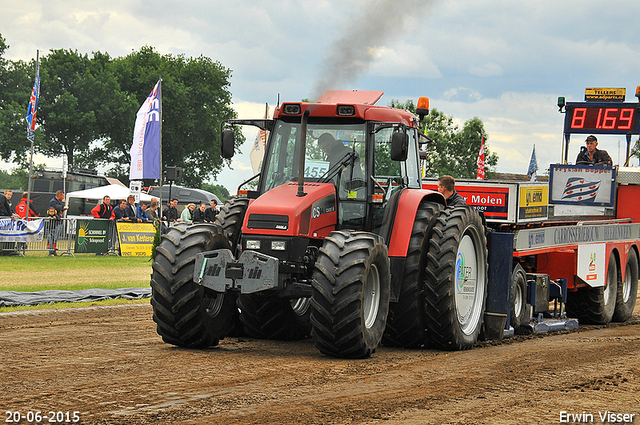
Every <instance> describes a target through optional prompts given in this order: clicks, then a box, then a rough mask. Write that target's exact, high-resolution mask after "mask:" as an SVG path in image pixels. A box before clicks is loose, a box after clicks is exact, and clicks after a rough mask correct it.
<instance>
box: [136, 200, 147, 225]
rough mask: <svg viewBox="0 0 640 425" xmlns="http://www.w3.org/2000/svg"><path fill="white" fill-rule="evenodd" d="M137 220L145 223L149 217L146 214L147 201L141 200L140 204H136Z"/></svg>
mask: <svg viewBox="0 0 640 425" xmlns="http://www.w3.org/2000/svg"><path fill="white" fill-rule="evenodd" d="M137 212H138V220H139V223H147V222H148V221H149V217H148V216H147V203H146V202H144V201H142V202H140V205H138V209H137Z"/></svg>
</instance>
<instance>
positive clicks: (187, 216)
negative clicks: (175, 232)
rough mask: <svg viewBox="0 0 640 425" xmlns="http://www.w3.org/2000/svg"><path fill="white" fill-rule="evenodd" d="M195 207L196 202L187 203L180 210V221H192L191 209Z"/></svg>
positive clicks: (190, 222) (189, 222) (188, 222)
mask: <svg viewBox="0 0 640 425" xmlns="http://www.w3.org/2000/svg"><path fill="white" fill-rule="evenodd" d="M195 209H196V204H193V203H191V204H187V206H186V207H184V209H183V210H182V214H180V221H182V222H183V223H187V224H192V223H193V210H195Z"/></svg>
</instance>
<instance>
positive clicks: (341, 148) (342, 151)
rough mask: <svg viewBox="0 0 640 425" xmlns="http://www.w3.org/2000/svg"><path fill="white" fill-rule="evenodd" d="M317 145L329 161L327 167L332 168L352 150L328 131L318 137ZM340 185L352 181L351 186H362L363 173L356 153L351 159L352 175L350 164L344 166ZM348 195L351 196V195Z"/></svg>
mask: <svg viewBox="0 0 640 425" xmlns="http://www.w3.org/2000/svg"><path fill="white" fill-rule="evenodd" d="M318 146H320V148H321V149H322V150H323V151H324V153H325V154H326V155H327V161H329V169H332V168H333V167H334V166H335V165H336V164H338V163H340V161H342V160H344V157H345V156H346V155H348V154H349V153H350V152H352V150H351V149H350V148H348V147H347V146H345V145H344V144H342V143H341V142H340V141H338V140H336V139H335V137H333V136H332V135H331V134H329V133H323V134H322V135H320V137H318ZM341 176H342V178H341V181H342V182H341V185H345V186H347V187H349V184H346V183H347V182H352V184H351V188H352V189H357V187H355V186H356V185H357V186H358V187H362V186H364V174H363V173H362V166H361V165H360V158H358V154H356V157H355V159H354V160H353V176H352V174H351V166H348V167H346V168H345V169H344V170H342V172H341ZM349 197H352V196H351V195H350V196H349Z"/></svg>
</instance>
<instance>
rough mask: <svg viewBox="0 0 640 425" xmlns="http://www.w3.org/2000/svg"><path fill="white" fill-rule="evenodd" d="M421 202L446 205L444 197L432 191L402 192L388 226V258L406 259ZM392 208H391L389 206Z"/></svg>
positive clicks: (414, 190)
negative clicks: (389, 234)
mask: <svg viewBox="0 0 640 425" xmlns="http://www.w3.org/2000/svg"><path fill="white" fill-rule="evenodd" d="M423 200H427V201H431V202H435V203H438V204H441V205H446V204H445V200H444V197H443V196H442V195H441V194H440V193H438V192H436V191H433V190H426V189H409V190H405V191H403V192H402V194H401V195H400V200H399V201H398V203H397V204H396V207H395V208H396V210H395V211H393V213H394V214H393V222H392V223H391V226H390V233H391V236H390V238H389V257H406V256H407V252H408V250H409V241H410V239H411V231H412V230H413V224H414V222H415V220H416V211H418V206H420V202H422V201H423ZM390 207H392V206H390Z"/></svg>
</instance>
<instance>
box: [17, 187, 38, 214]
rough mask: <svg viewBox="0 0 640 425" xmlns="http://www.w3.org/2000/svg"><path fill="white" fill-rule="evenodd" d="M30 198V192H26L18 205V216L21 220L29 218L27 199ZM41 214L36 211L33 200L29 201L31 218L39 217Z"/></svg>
mask: <svg viewBox="0 0 640 425" xmlns="http://www.w3.org/2000/svg"><path fill="white" fill-rule="evenodd" d="M28 197H29V192H24V193H23V194H22V199H20V203H19V204H18V205H16V214H18V216H20V218H26V217H27V198H28ZM38 216H40V214H39V213H38V211H36V209H35V207H34V206H33V199H29V217H38Z"/></svg>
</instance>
